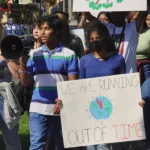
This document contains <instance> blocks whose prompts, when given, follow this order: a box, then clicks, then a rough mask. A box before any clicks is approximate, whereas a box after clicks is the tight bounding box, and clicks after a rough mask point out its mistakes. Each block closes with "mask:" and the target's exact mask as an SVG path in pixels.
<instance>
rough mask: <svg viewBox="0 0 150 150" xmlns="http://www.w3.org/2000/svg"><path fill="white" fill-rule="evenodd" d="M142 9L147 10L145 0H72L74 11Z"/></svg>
mask: <svg viewBox="0 0 150 150" xmlns="http://www.w3.org/2000/svg"><path fill="white" fill-rule="evenodd" d="M83 6H84V7H83ZM144 10H147V0H73V11H74V12H82V11H144Z"/></svg>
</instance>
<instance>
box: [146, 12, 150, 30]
mask: <svg viewBox="0 0 150 150" xmlns="http://www.w3.org/2000/svg"><path fill="white" fill-rule="evenodd" d="M146 24H147V27H148V28H150V14H148V15H147V17H146Z"/></svg>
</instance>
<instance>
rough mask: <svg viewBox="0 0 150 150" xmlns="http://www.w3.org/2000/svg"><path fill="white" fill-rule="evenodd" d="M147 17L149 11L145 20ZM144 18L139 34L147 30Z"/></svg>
mask: <svg viewBox="0 0 150 150" xmlns="http://www.w3.org/2000/svg"><path fill="white" fill-rule="evenodd" d="M148 15H150V11H148V12H147V15H146V18H147V16H148ZM146 18H145V21H144V23H143V25H142V28H141V30H140V33H143V32H144V31H145V30H146V29H148V27H147V24H146Z"/></svg>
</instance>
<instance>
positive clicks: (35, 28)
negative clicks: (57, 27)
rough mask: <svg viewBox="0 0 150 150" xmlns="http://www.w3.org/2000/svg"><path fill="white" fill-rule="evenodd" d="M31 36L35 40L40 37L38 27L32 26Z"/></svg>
mask: <svg viewBox="0 0 150 150" xmlns="http://www.w3.org/2000/svg"><path fill="white" fill-rule="evenodd" d="M33 36H34V38H35V39H39V38H40V36H41V31H40V30H39V27H38V26H34V28H33Z"/></svg>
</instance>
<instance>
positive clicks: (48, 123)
mask: <svg viewBox="0 0 150 150" xmlns="http://www.w3.org/2000/svg"><path fill="white" fill-rule="evenodd" d="M49 131H52V132H53V135H52V136H53V138H54V139H55V147H56V150H64V146H63V139H62V131H61V122H60V117H59V116H46V115H41V114H38V113H34V112H31V113H30V143H31V145H30V150H45V146H46V141H47V137H48V134H49V133H48V132H49ZM50 138H51V137H50Z"/></svg>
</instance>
